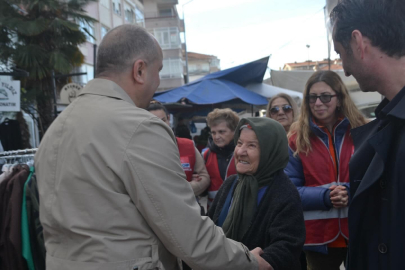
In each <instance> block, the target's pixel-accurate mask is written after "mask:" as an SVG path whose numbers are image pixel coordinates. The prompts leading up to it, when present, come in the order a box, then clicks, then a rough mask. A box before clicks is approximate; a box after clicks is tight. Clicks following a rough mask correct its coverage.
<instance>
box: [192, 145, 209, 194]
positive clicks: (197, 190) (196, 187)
mask: <svg viewBox="0 0 405 270" xmlns="http://www.w3.org/2000/svg"><path fill="white" fill-rule="evenodd" d="M194 149H195V165H194V172H196V173H197V174H198V175H199V176H200V177H201V180H200V181H191V182H190V185H191V188H192V189H193V191H194V195H195V196H198V195H200V194H201V193H203V192H204V191H205V190H206V189H207V188H208V187H209V185H210V183H211V179H210V176H209V174H208V172H207V169H206V168H205V163H204V160H203V158H202V156H201V154H200V152H198V150H197V148H194Z"/></svg>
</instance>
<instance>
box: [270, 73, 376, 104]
mask: <svg viewBox="0 0 405 270" xmlns="http://www.w3.org/2000/svg"><path fill="white" fill-rule="evenodd" d="M334 72H336V73H337V74H338V75H339V76H340V78H341V79H342V81H343V83H344V84H345V85H346V87H347V89H348V90H349V93H350V96H351V98H352V99H353V102H354V104H356V105H357V106H358V107H362V106H367V105H370V104H377V103H380V101H381V95H380V94H379V93H377V92H373V93H364V92H362V91H361V90H360V87H359V84H358V83H357V81H356V79H355V78H354V77H353V76H350V77H346V75H345V74H344V71H343V70H334ZM270 73H271V81H272V83H273V85H275V86H277V87H283V88H288V89H291V90H295V91H299V92H303V91H304V88H305V84H306V83H307V81H308V79H309V77H311V76H312V74H314V71H310V70H308V71H303V70H291V71H287V70H271V72H270Z"/></svg>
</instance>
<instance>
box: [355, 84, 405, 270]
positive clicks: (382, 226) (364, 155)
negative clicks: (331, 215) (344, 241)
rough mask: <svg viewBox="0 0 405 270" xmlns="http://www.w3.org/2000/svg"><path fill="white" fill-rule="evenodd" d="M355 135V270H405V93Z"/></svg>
mask: <svg viewBox="0 0 405 270" xmlns="http://www.w3.org/2000/svg"><path fill="white" fill-rule="evenodd" d="M376 115H377V119H376V120H374V121H372V122H370V123H368V124H367V125H364V126H362V127H359V128H356V129H353V130H352V137H353V142H354V146H355V153H354V155H353V157H352V159H351V161H350V182H351V186H350V187H351V192H350V193H351V197H352V198H351V204H350V207H349V233H350V243H349V264H348V266H349V268H348V269H350V270H363V269H364V270H365V269H367V270H373V269H404V267H405V266H404V258H405V230H404V228H405V203H404V198H405V178H404V177H405V166H404V163H403V162H404V160H405V128H404V124H405V88H404V89H402V90H401V92H400V93H399V94H397V96H395V97H394V99H392V100H391V102H388V100H386V99H385V100H383V101H382V102H381V104H380V105H379V106H378V108H377V109H376Z"/></svg>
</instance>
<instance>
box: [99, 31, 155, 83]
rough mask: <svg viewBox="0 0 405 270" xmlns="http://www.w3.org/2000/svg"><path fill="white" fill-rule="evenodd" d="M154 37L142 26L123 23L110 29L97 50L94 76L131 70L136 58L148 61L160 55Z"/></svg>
mask: <svg viewBox="0 0 405 270" xmlns="http://www.w3.org/2000/svg"><path fill="white" fill-rule="evenodd" d="M159 51H160V48H159V45H158V43H157V42H156V40H155V38H154V37H153V36H152V35H151V34H149V33H148V32H147V31H146V30H145V29H144V28H142V27H139V26H135V25H131V24H124V25H121V26H118V27H116V28H114V29H112V30H110V31H109V32H108V33H107V35H106V36H105V37H104V38H103V40H102V41H101V44H100V46H99V48H98V52H97V68H96V77H102V76H110V75H114V74H120V73H123V72H125V71H128V70H131V69H132V66H133V64H134V62H135V61H136V60H137V59H143V60H145V61H147V62H149V63H151V62H153V61H155V60H156V59H157V58H158V56H159V55H160V52H159Z"/></svg>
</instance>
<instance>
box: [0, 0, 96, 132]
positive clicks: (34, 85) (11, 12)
mask: <svg viewBox="0 0 405 270" xmlns="http://www.w3.org/2000/svg"><path fill="white" fill-rule="evenodd" d="M93 1H96V0H0V64H1V63H3V64H5V63H6V64H7V65H8V66H10V64H11V66H15V67H17V68H19V69H23V70H26V71H28V72H29V73H30V76H29V77H28V78H16V79H20V80H22V84H21V85H22V86H23V87H24V91H25V92H24V104H29V103H30V102H32V103H36V104H37V105H38V108H37V109H38V112H39V114H40V117H41V118H42V119H41V123H43V125H44V126H45V129H46V127H47V126H49V125H50V123H51V122H52V120H53V116H52V102H53V100H52V83H51V78H50V76H51V72H52V70H54V71H55V73H56V74H68V73H70V72H71V70H72V69H73V68H74V67H78V66H80V65H81V64H83V61H84V56H83V54H82V53H81V52H80V50H79V48H78V47H79V46H80V45H81V44H83V43H84V42H86V34H85V33H84V32H83V31H86V29H81V28H80V26H79V25H78V24H77V23H76V22H79V21H81V22H85V23H89V22H95V20H94V19H93V18H91V17H89V16H88V15H87V14H86V12H85V10H84V8H85V6H86V5H88V4H89V3H90V2H93ZM30 99H33V100H31V101H30ZM39 106H42V107H39ZM44 131H45V130H43V132H44Z"/></svg>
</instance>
